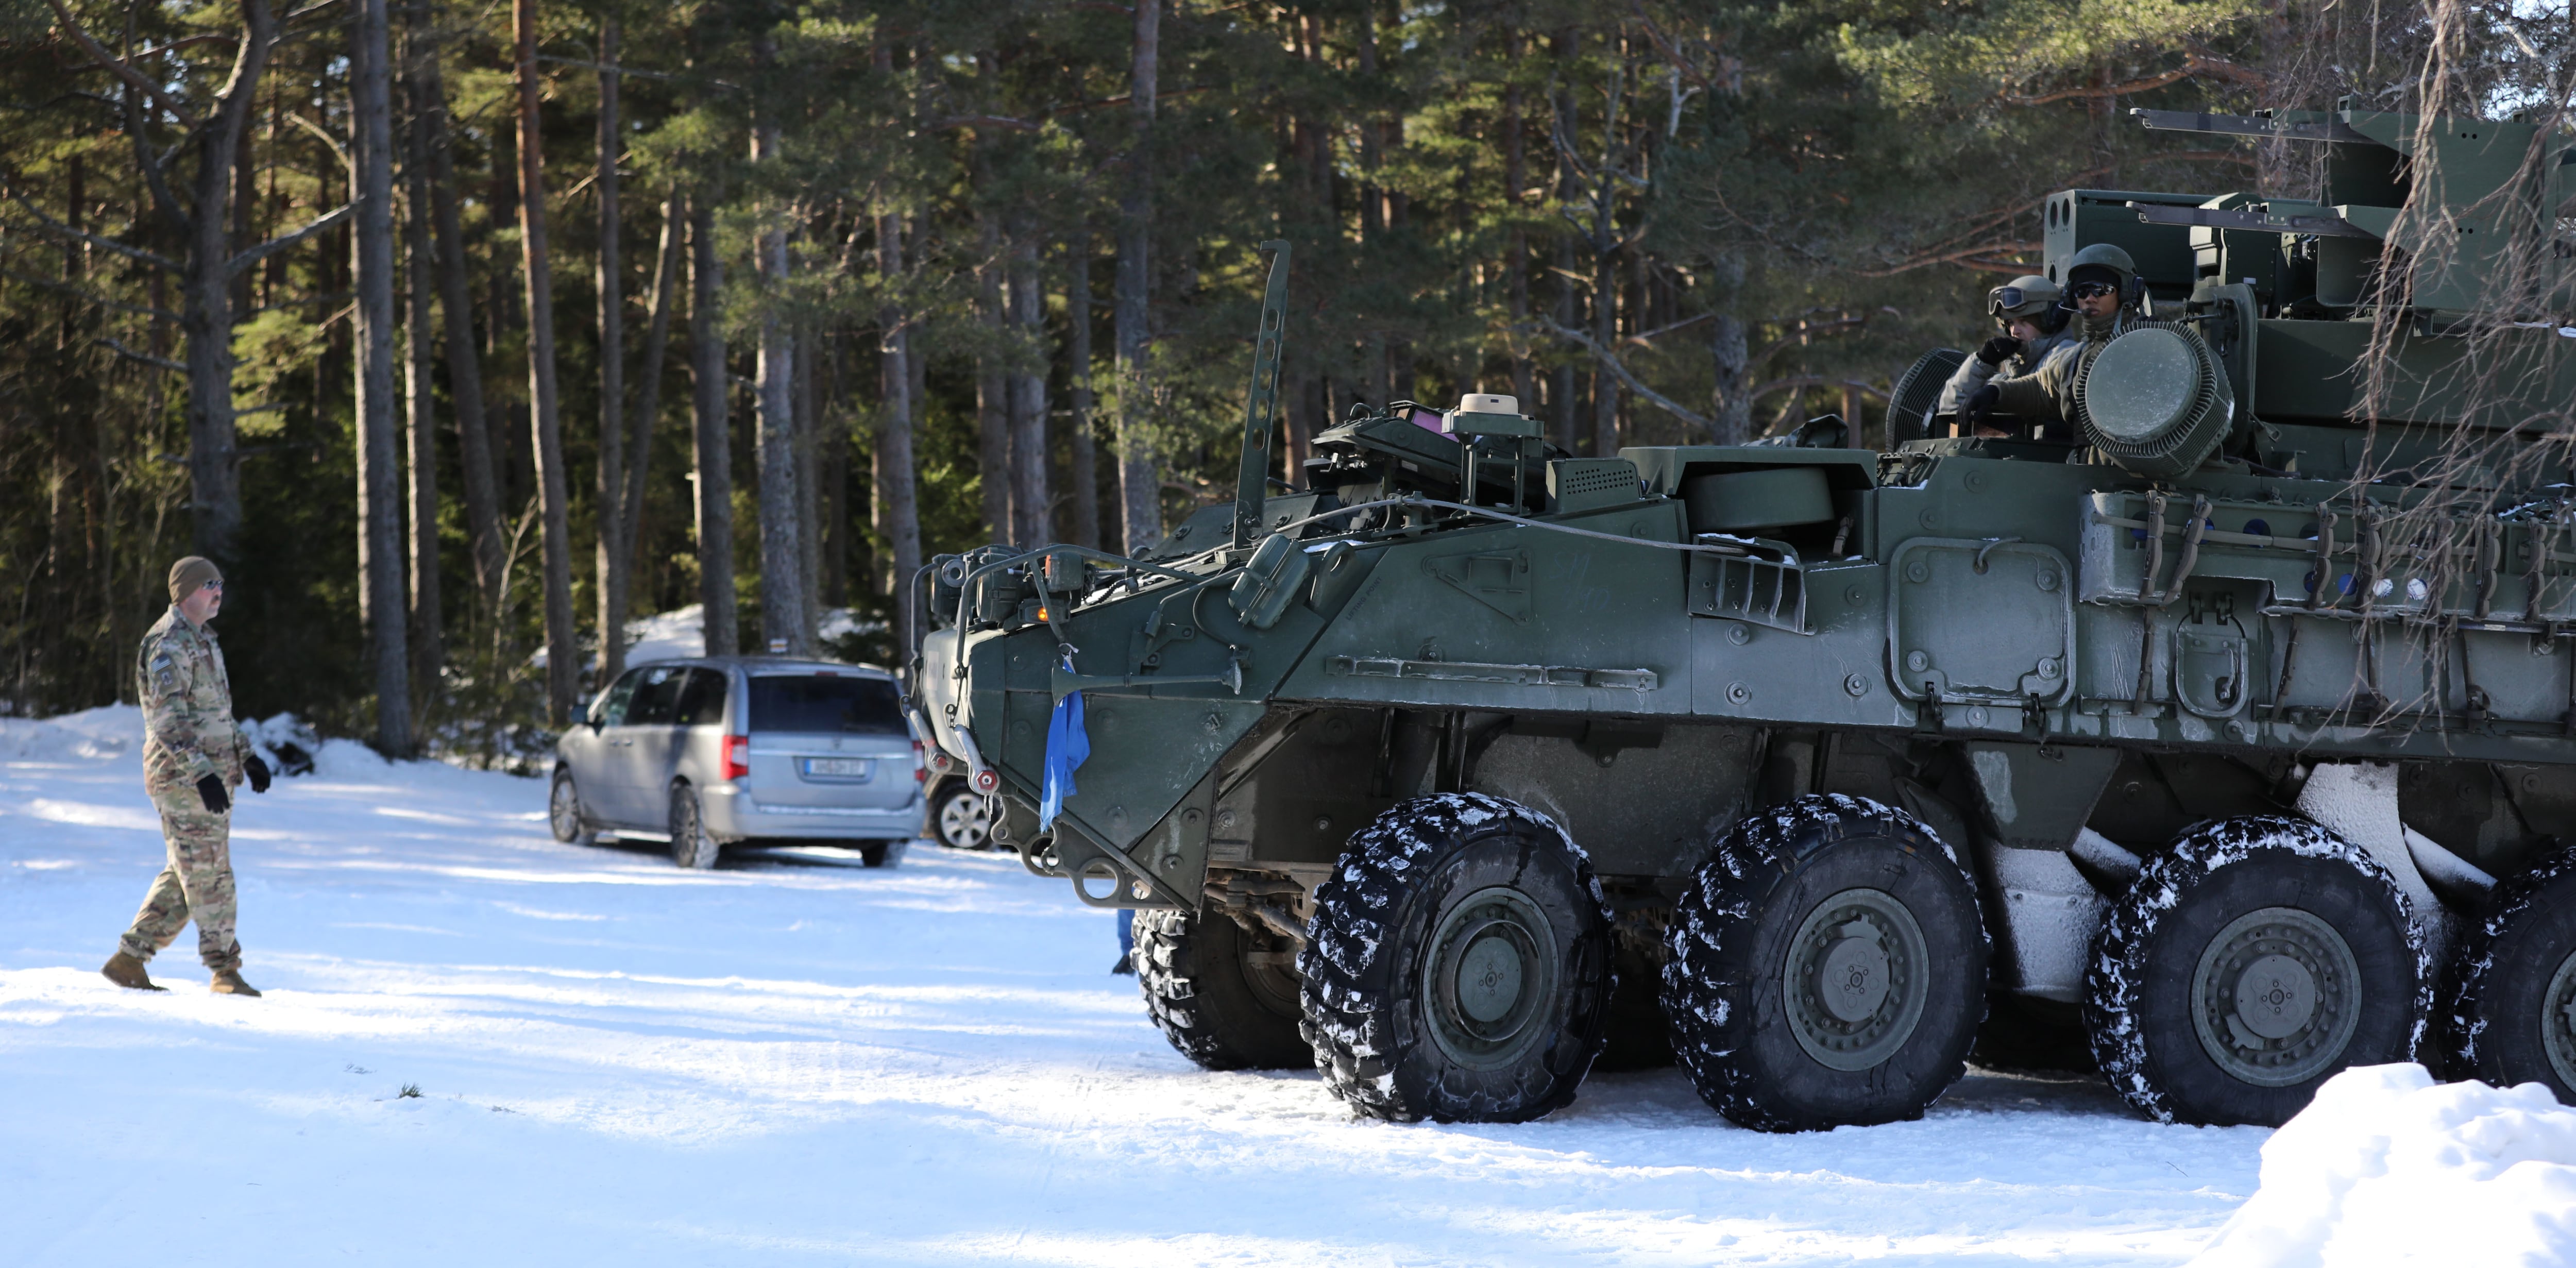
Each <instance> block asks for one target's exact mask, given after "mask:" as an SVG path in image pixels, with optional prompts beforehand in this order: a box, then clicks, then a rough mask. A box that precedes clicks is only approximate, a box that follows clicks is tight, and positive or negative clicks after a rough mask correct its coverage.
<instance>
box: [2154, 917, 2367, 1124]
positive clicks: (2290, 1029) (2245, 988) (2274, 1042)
mask: <svg viewBox="0 0 2576 1268" xmlns="http://www.w3.org/2000/svg"><path fill="white" fill-rule="evenodd" d="M2191 999H2192V1002H2193V1008H2192V1026H2193V1029H2194V1030H2195V1031H2196V1032H2197V1033H2198V1034H2199V1037H2200V1046H2201V1050H2202V1051H2203V1052H2206V1053H2207V1054H2208V1055H2209V1059H2210V1060H2211V1061H2213V1062H2216V1063H2217V1065H2218V1067H2219V1068H2220V1069H2221V1070H2224V1071H2226V1072H2227V1073H2228V1075H2229V1076H2230V1077H2233V1078H2236V1079H2241V1080H2243V1081H2244V1082H2247V1083H2251V1084H2254V1085H2255V1086H2257V1087H2287V1086H2289V1085H2291V1084H2294V1083H2304V1082H2306V1081H2308V1080H2309V1079H2312V1078H2315V1077H2316V1076H2317V1075H2319V1074H2322V1073H2324V1072H2325V1071H2326V1070H2327V1069H2328V1068H2330V1067H2332V1066H2333V1065H2334V1063H2335V1062H2336V1061H2337V1060H2339V1059H2340V1058H2341V1057H2342V1056H2343V1050H2344V1047H2345V1045H2346V1044H2348V1043H2350V1042H2351V1041H2352V1034H2353V1030H2354V1029H2355V1027H2357V1026H2358V1025H2359V1024H2360V1022H2361V965H2360V963H2359V962H2358V961H2356V960H2355V959H2354V958H2353V954H2352V948H2351V947H2350V946H2349V945H2348V944H2346V943H2345V942H2344V939H2343V935H2342V934H2340V933H2337V932H2336V931H2335V928H2334V926H2332V925H2330V924H2327V923H2326V922H2325V921H2324V920H2322V919H2320V918H2319V917H2317V916H2315V915H2313V914H2311V913H2309V912H2305V911H2301V910H2299V909H2298V908H2296V907H2265V908H2262V909H2261V910H2258V911H2250V912H2247V913H2245V914H2244V915H2242V916H2239V917H2237V918H2236V919H2235V920H2233V921H2230V922H2229V923H2228V925H2227V927H2226V928H2224V929H2221V930H2219V931H2218V936H2216V937H2214V938H2211V939H2210V940H2209V945H2208V946H2207V947H2206V948H2205V949H2203V950H2202V952H2201V954H2200V963H2199V966H2198V967H2197V968H2196V969H2195V970H2194V971H2193V973H2192V985H2191Z"/></svg>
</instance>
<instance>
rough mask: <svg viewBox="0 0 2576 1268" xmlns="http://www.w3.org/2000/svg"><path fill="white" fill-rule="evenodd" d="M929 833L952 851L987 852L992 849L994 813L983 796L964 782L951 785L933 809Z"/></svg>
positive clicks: (931, 810) (943, 792)
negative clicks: (934, 834) (936, 836)
mask: <svg viewBox="0 0 2576 1268" xmlns="http://www.w3.org/2000/svg"><path fill="white" fill-rule="evenodd" d="M930 830H931V831H932V832H934V833H937V834H938V836H939V843H940V844H941V845H944V846H947V847H948V848H949V849H952V850H985V849H991V848H992V845H993V811H992V807H991V806H989V805H988V804H986V802H985V800H984V794H982V793H979V792H977V791H975V790H974V788H973V787H971V786H969V785H968V784H967V783H966V781H965V780H962V779H961V780H957V781H955V782H954V783H951V784H950V785H948V787H947V788H946V789H945V790H944V791H942V792H941V793H940V794H939V796H938V798H937V799H936V800H935V801H933V802H932V804H931V809H930Z"/></svg>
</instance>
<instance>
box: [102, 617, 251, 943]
mask: <svg viewBox="0 0 2576 1268" xmlns="http://www.w3.org/2000/svg"><path fill="white" fill-rule="evenodd" d="M134 672H135V688H136V694H137V696H138V698H140V699H141V700H142V701H143V729H144V741H143V787H144V791H146V792H147V793H150V794H151V797H152V805H153V807H154V808H155V809H157V810H159V811H160V812H161V834H162V836H163V837H164V838H166V839H167V841H168V843H169V847H170V861H169V863H168V865H167V866H164V867H163V868H162V869H161V874H160V875H159V876H157V877H155V878H153V881H152V890H151V892H150V893H148V894H146V895H144V898H143V907H142V909H141V910H139V911H137V912H135V913H134V925H133V927H132V928H129V929H127V930H126V931H125V936H124V937H122V938H120V939H118V943H119V945H120V946H121V947H122V948H123V949H124V951H125V953H126V954H127V955H130V956H133V957H134V958H135V959H137V960H150V959H151V958H152V955H153V953H154V952H156V951H159V950H160V949H161V948H163V947H166V946H168V945H170V943H171V942H172V941H174V940H176V939H177V938H178V936H179V930H180V929H181V928H182V927H184V926H185V925H186V924H187V923H188V921H189V920H190V919H191V918H194V919H195V920H196V922H197V954H198V955H199V956H200V957H201V958H203V959H204V960H205V962H206V967H207V968H209V969H212V970H214V971H215V972H218V973H220V972H223V971H224V970H227V969H238V968H240V967H241V943H240V942H238V941H236V940H235V939H234V937H233V863H232V841H231V838H232V813H231V811H230V810H226V811H225V812H224V813H222V814H216V813H213V812H211V811H208V810H207V809H206V803H205V799H204V798H203V797H202V796H200V795H199V793H198V792H197V781H198V780H200V779H203V778H205V777H206V776H208V775H213V776H215V777H217V778H219V779H221V780H222V781H223V783H224V787H225V789H226V790H231V789H234V788H238V787H240V786H241V782H242V758H243V757H244V756H246V755H247V754H249V752H250V738H249V737H248V736H245V735H243V734H242V730H241V727H240V726H239V725H238V724H236V723H235V722H234V721H233V689H232V683H231V681H230V680H229V679H227V678H226V677H225V676H224V653H223V649H222V648H220V647H217V646H216V645H215V635H214V631H212V630H209V629H206V628H204V627H202V626H198V625H193V624H190V623H189V621H188V618H186V617H185V616H182V615H180V613H179V609H178V608H177V607H176V606H173V607H172V608H171V609H170V611H169V612H168V614H166V615H164V616H163V617H162V618H161V620H160V621H159V622H158V623H157V624H155V625H153V627H152V630H151V632H150V633H148V634H145V635H144V636H143V648H142V651H141V652H140V653H139V654H138V655H137V656H136V657H135V666H134Z"/></svg>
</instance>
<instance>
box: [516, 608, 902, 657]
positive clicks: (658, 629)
mask: <svg viewBox="0 0 2576 1268" xmlns="http://www.w3.org/2000/svg"><path fill="white" fill-rule="evenodd" d="M884 628H885V622H883V621H862V620H860V619H858V618H857V617H855V616H853V615H851V613H850V610H849V609H848V608H825V609H824V610H823V614H822V620H821V621H820V622H819V623H818V624H817V625H816V626H815V630H814V633H815V637H816V638H817V639H818V640H820V641H821V642H824V643H826V644H828V643H831V642H832V641H834V640H836V639H842V638H847V637H849V636H850V635H852V634H873V633H875V632H877V631H879V630H882V629H884ZM706 650H707V614H706V608H705V607H704V606H703V605H701V604H696V603H692V604H690V605H689V606H687V607H684V608H673V609H671V610H670V611H668V612H657V613H654V614H653V615H651V616H647V617H639V618H637V619H635V620H632V621H629V622H627V623H626V663H627V664H629V665H641V664H645V663H647V662H649V661H657V660H677V659H679V658H681V657H684V656H703V655H705V654H706ZM754 650H757V649H754ZM528 664H529V666H530V667H532V668H536V669H543V668H545V667H546V649H544V648H542V647H540V648H538V649H537V650H536V653H535V654H534V655H531V656H529V657H528Z"/></svg>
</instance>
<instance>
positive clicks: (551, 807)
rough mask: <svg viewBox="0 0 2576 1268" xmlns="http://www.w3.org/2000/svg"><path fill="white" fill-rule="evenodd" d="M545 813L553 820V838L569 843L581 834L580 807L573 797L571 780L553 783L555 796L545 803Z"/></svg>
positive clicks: (559, 780)
mask: <svg viewBox="0 0 2576 1268" xmlns="http://www.w3.org/2000/svg"><path fill="white" fill-rule="evenodd" d="M546 811H547V813H548V814H549V815H550V816H551V817H552V818H553V819H554V829H555V836H556V838H557V839H559V840H565V841H569V840H571V839H573V837H575V836H577V835H579V834H580V832H581V805H580V802H579V801H578V800H577V799H576V798H575V797H574V796H573V790H572V780H570V779H568V778H567V779H558V780H556V781H555V794H554V796H553V797H551V798H548V799H547V801H546Z"/></svg>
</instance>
